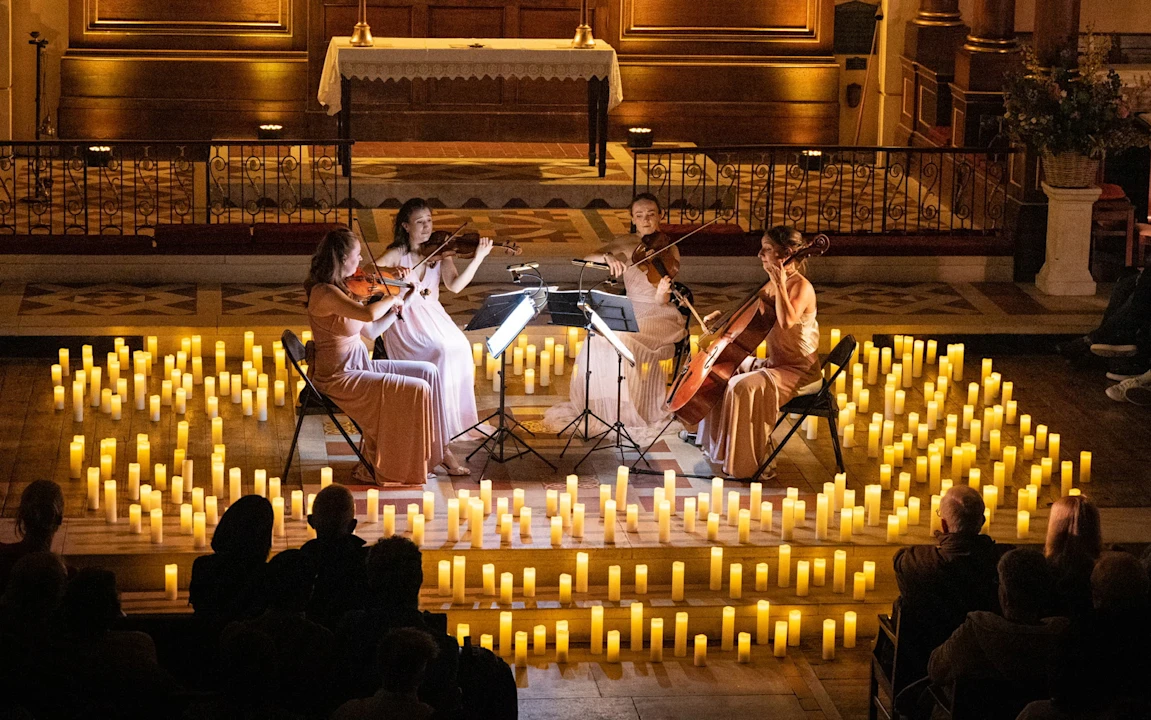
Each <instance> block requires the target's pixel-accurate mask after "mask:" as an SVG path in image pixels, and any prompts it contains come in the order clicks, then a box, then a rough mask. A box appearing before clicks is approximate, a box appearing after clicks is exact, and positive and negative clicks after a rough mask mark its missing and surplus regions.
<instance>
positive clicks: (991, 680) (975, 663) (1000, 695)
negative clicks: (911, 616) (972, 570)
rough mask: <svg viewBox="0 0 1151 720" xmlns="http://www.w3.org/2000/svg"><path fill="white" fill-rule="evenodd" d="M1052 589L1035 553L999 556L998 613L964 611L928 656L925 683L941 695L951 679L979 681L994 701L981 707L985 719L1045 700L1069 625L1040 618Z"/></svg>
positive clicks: (1010, 715) (1061, 620)
mask: <svg viewBox="0 0 1151 720" xmlns="http://www.w3.org/2000/svg"><path fill="white" fill-rule="evenodd" d="M1054 585H1055V583H1054V581H1053V579H1052V577H1051V571H1050V570H1049V569H1048V567H1047V562H1046V561H1045V560H1044V558H1043V556H1042V555H1041V554H1039V553H1038V552H1036V551H1035V550H1025V549H1017V550H1012V551H1010V552H1008V553H1007V554H1005V555H1004V556H1003V557H1002V558H1001V559H1000V560H999V605H1000V607H1001V608H1002V610H1003V614H1002V615H998V614H996V613H994V612H989V611H987V610H976V611H974V612H970V613H968V614H967V619H966V620H965V621H964V622H963V624H962V625H960V626H959V628H958V629H957V630H956V631H955V632H954V633H952V634H951V637H950V638H948V639H947V641H946V642H944V643H943V644H942V645H940V646H939V647H938V648H936V649H935V651H934V652H933V653H932V654H931V662H930V663H929V665H928V676H929V677H930V678H931V681H932V682H933V683H934V684H935V685H937V686H939V687H941V688H943V689H944V691H945V692H950V690H951V688H952V687H953V686H954V684H955V683H956V682H957V681H961V680H962V681H980V683H981V685H982V687H984V688H985V689H986V690H988V691H989V692H990V693H991V695H992V697H985V698H983V699H982V700H983V701H984V702H993V703H994V705H991V706H988V707H987V712H986V714H987V715H988V716H989V717H991V716H995V717H1008V718H1014V717H1015V716H1016V715H1018V714H1019V711H1020V710H1022V709H1023V706H1024V705H1026V704H1027V703H1028V702H1030V701H1032V700H1042V699H1044V698H1047V697H1050V692H1051V681H1052V679H1053V676H1054V670H1055V661H1056V656H1057V652H1058V649H1059V643H1060V641H1061V639H1062V636H1063V634H1064V633H1065V632H1066V631H1067V627H1068V625H1069V624H1070V621H1069V620H1068V619H1067V618H1064V617H1044V615H1045V611H1046V609H1047V607H1048V606H1049V604H1050V596H1051V593H1052V592H1053V589H1054ZM978 701H979V699H976V702H978ZM924 717H927V716H926V715H925V716H924Z"/></svg>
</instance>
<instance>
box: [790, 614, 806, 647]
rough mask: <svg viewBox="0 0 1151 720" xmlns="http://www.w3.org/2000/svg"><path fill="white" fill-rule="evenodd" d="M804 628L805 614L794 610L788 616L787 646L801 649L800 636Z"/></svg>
mask: <svg viewBox="0 0 1151 720" xmlns="http://www.w3.org/2000/svg"><path fill="white" fill-rule="evenodd" d="M802 626H803V614H802V613H801V612H800V611H799V610H792V611H791V612H789V613H788V614H787V644H788V645H789V646H791V647H799V636H800V633H801V631H802Z"/></svg>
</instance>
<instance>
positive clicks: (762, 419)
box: [697, 225, 819, 477]
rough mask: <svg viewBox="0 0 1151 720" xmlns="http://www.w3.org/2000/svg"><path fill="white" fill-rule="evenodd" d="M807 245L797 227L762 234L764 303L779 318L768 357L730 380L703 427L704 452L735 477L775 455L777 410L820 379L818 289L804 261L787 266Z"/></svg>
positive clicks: (770, 336) (748, 365) (769, 341)
mask: <svg viewBox="0 0 1151 720" xmlns="http://www.w3.org/2000/svg"><path fill="white" fill-rule="evenodd" d="M804 246H805V243H804V240H803V236H802V235H800V233H799V232H798V231H797V230H795V228H791V227H787V226H785V225H779V226H776V227H773V228H771V229H770V230H768V231H767V232H765V233H764V235H763V239H762V241H761V246H760V251H759V260H760V262H761V263H762V264H763V269H764V271H765V272H766V273H767V275H768V278H769V282H768V284H767V286H766V291H765V297H763V298H761V300H760V302H764V303H766V302H770V303H773V304H774V308H775V316H776V322H775V325H774V326H773V327H772V328H771V331H770V332H769V333H768V335H767V359H766V360H765V361H763V360H761V361H753V362H749V363H745V366H744V367H745V368H746V369H747V371H746V372H743V373H741V374H738V375H735V376H733V377H732V378H731V379H730V380H728V383H727V390H726V391H725V392H724V395H723V400H722V401H721V402H719V403H717V404H716V405H715V407H714V408H713V409H712V411H711V413H710V414H709V415H708V416H707V418H706V419H705V420H704V421H703V422H702V423H700V427H699V432H698V435H697V438H698V440H699V442H700V444H701V445H702V446H703V449H704V453H705V454H706V455H707V456H708V457H709V458H710V459H711V461H712V462H714V463H716V464H721V465H722V466H723V470H724V472H725V473H727V474H728V475H729V476H731V477H748V476H750V475H751V474H752V473H754V472H755V471H756V469H757V468H758V467H759V465H760V463H762V462H763V460H764V458H766V457H767V456H768V455H770V454H771V452H772V450H773V448H774V443H773V441H772V439H771V430H772V428H773V427H775V421H776V419H777V418H778V417H779V408H780V407H782V406H783V405H784V403H786V402H787V401H788V400H791V399H792V398H793V397H795V394H796V391H797V390H798V389H799V388H801V387H803V386H804V385H805V384H807V383H808V382H811V381H812V380H814V379H816V378H818V376H819V357H818V356H817V355H816V351H817V348H818V346H819V323H818V322H817V321H816V319H815V315H816V301H815V288H814V287H812V285H811V282H810V281H808V279H807V278H805V277H804V276H803V274H802V263H790V264H788V263H787V260H788V258H789V257H790V256H791V255H792V254H794V253H795V252H796V251H798V250H800V249H801V248H803V247H804ZM717 314H718V313H713V316H714V315H717ZM711 317H712V316H709V317H708V318H707V319H708V320H710V319H711ZM768 473H769V474H768V476H769V477H770V473H771V470H770V469H769V471H768Z"/></svg>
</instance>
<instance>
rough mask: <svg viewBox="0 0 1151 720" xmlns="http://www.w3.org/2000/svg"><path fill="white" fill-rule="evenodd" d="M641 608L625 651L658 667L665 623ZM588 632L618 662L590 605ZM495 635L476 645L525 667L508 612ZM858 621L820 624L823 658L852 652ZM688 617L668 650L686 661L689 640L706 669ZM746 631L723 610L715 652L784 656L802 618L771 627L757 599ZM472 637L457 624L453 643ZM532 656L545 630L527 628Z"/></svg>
mask: <svg viewBox="0 0 1151 720" xmlns="http://www.w3.org/2000/svg"><path fill="white" fill-rule="evenodd" d="M644 609H645V608H644V605H643V603H641V602H638V601H637V602H633V603H631V604H630V605H629V606H628V623H627V625H626V626H625V629H626V631H627V640H628V647H629V649H630V650H631V652H633V653H642V652H644V650H645V649H646V650H647V651H648V658H649V660H650V661H651V662H663V657H664V650H665V647H666V641H665V632H664V624H665V620H664V618H662V617H650V618H645V616H644ZM590 614H591V631H590V634H589V641H590V643H589V644H590V650H591V654H592V655H602V656H604V660H605V661H606V662H608V663H618V662H620V653H621V650H622V640H623V637H624V635H623V631H621V630H607V631H606V632H605V625H604V608H603V606H602V605H593V606H592V607H591V608H590ZM499 618H500V619H499V630H498V635H497V636H493V635H490V634H481V635H480V646H481V647H485V648H487V649H488V650H491V651H493V652H496V653H498V654H499V655H501V656H503V657H507V658H514V662H515V664H516V665H517V666H520V667H524V666H526V665H527V664H528V652H529V643H528V639H529V634H528V632H527V631H526V630H520V631H516V630H515V627H514V616H513V613H512V611H510V610H505V611H501V612H500V616H499ZM857 622H858V616H857V615H856V613H855V611H853V610H848V611H847V612H845V613H844V614H843V625H842V631H841V632H838V633H837V628H838V623H837V622H836V621H835V620H834V619H833V618H827V619H825V620H824V621H823V635H822V641H823V659H825V660H833V659H834V658H835V648H836V639H837V637H838V638H839V639H840V641H841V644H842V646H843V647H845V648H853V647H855V643H856V626H857ZM689 624H690V617H689V614H688V613H687V612H685V611H681V612H676V613H675V621H674V627H673V628H672V632H671V637H670V638H668V639H670V640H671V649H672V654H673V655H674V656H675V657H684V658H685V657H687V654H688V647H689V646H688V640H689V638H690V640H691V651H692V656H693V662H694V663H695V665H697V666H703V665H706V664H707V647H708V642H709V638H708V636H707V635H706V634H703V633H698V634H695V635H694V636H693V635H690V634H689ZM747 624H748V625H749V626H750V628H751V629H750V630H746V631H739V628H738V625H737V623H736V608H735V607H733V606H730V605H728V606H725V607H724V608H723V611H722V625H721V630H720V638H719V647H720V650H721V651H724V652H731V651H733V650H735V651H736V652H737V659H738V661H739V662H741V663H748V662H751V647H752V642H753V635H754V643H755V644H756V645H761V646H768V645H770V646H771V647H772V652H773V654H774V655H775V656H776V657H784V656H786V655H787V648H788V647H797V646H799V644H800V640H801V635H802V630H803V613H802V611H801V610H797V609H793V610H790V611H789V612H788V613H787V619H785V620H783V619H781V620H777V621H775V623H774V626H773V624H772V621H771V603H770V602H768V601H767V600H760V601H759V602H758V603H757V604H756V605H755V612H754V614H753V615H752V616H751V617H750V618H749V620H748V623H747ZM469 637H471V626H470V625H469V624H466V623H459V624H457V625H456V639H457V641H458V642H459V643H460V644H461V645H463V644H464V642H465V640H466V639H467V638H469ZM530 637H531V645H530V650H531V654H532V655H535V656H541V655H545V654H547V646H548V632H547V626H546V625H535V626H533V627H532V633H531V635H530ZM554 638H555V643H554V647H555V660H556V662H558V663H566V662H568V660H569V641H570V631H569V623H568V621H567V620H557V621H556V622H555V630H554Z"/></svg>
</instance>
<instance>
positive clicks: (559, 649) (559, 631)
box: [556, 620, 568, 663]
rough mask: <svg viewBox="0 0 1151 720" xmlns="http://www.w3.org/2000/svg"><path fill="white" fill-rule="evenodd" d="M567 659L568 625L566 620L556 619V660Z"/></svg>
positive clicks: (559, 661) (560, 661)
mask: <svg viewBox="0 0 1151 720" xmlns="http://www.w3.org/2000/svg"><path fill="white" fill-rule="evenodd" d="M567 661H568V626H567V620H557V621H556V662H557V663H566V662H567Z"/></svg>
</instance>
